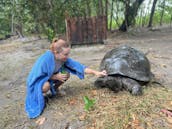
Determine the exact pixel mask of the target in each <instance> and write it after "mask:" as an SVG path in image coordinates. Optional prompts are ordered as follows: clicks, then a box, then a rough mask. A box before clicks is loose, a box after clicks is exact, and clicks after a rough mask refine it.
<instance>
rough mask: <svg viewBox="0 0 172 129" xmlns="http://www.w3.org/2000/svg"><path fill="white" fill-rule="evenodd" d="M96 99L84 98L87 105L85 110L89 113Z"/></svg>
mask: <svg viewBox="0 0 172 129" xmlns="http://www.w3.org/2000/svg"><path fill="white" fill-rule="evenodd" d="M95 102H96V101H95V99H89V98H88V96H84V103H85V107H84V109H85V110H86V111H89V110H90V109H91V108H92V107H93V106H94V104H95Z"/></svg>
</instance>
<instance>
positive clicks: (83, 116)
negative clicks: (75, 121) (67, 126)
mask: <svg viewBox="0 0 172 129" xmlns="http://www.w3.org/2000/svg"><path fill="white" fill-rule="evenodd" d="M85 119H86V113H83V114H81V115H80V116H79V120H80V121H84V120H85Z"/></svg>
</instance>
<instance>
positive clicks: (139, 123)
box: [88, 86, 172, 129]
mask: <svg viewBox="0 0 172 129" xmlns="http://www.w3.org/2000/svg"><path fill="white" fill-rule="evenodd" d="M102 94H103V93H102V90H101V91H99V97H98V98H96V100H97V103H96V105H95V106H96V109H95V110H94V111H92V112H90V113H89V115H88V120H89V121H94V119H95V118H96V119H97V120H96V122H97V124H96V128H107V129H111V128H112V129H123V128H139V127H140V128H143V129H144V128H148V129H152V128H156V129H161V128H166V129H168V128H171V127H170V124H169V123H168V121H166V118H165V116H164V115H163V114H161V113H160V110H161V109H162V108H167V107H168V108H171V109H172V104H171V102H172V91H171V90H169V89H166V88H163V87H156V86H150V87H146V88H144V94H143V95H142V96H132V95H131V94H129V93H128V92H125V91H122V92H119V93H113V94H112V92H111V91H108V90H107V91H105V92H104V94H105V95H104V96H103V97H102ZM96 115H99V116H100V117H96ZM158 119H161V120H162V121H163V123H160V124H159V125H157V124H155V123H156V121H157V120H158ZM164 125H165V127H164Z"/></svg>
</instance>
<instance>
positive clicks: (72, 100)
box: [69, 98, 77, 105]
mask: <svg viewBox="0 0 172 129" xmlns="http://www.w3.org/2000/svg"><path fill="white" fill-rule="evenodd" d="M76 103H77V101H76V99H75V98H73V99H71V100H70V101H69V104H70V105H75V104H76Z"/></svg>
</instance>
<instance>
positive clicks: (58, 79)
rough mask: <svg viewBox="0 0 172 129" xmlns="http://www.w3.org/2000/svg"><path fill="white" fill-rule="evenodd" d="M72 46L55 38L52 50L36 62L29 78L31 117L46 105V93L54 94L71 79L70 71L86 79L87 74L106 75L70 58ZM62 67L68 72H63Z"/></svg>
mask: <svg viewBox="0 0 172 129" xmlns="http://www.w3.org/2000/svg"><path fill="white" fill-rule="evenodd" d="M69 54H70V47H69V45H68V43H67V42H66V41H65V40H64V39H62V38H60V39H54V40H53V42H52V44H51V46H50V50H48V51H46V52H45V53H44V54H43V55H41V56H40V57H39V58H38V59H37V61H36V62H35V64H34V66H33V68H32V70H31V72H30V73H29V76H28V78H27V84H26V85H27V95H26V102H25V110H26V112H27V114H28V116H29V118H36V117H38V116H39V115H40V114H41V113H42V111H43V109H44V107H45V102H44V95H43V94H45V93H47V92H48V91H49V90H50V91H51V93H52V95H55V94H56V93H57V91H59V89H58V87H59V86H60V85H61V84H63V83H64V82H65V81H66V80H68V79H69V77H70V76H69V75H70V74H69V73H72V74H74V75H76V76H78V77H79V78H80V79H84V75H85V74H93V75H96V76H97V77H101V76H106V75H107V74H106V71H101V72H99V71H96V70H93V69H90V68H88V67H86V66H85V65H83V64H81V63H79V62H77V61H75V60H73V59H71V58H69ZM62 67H64V68H65V70H66V71H67V74H63V73H61V71H62Z"/></svg>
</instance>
